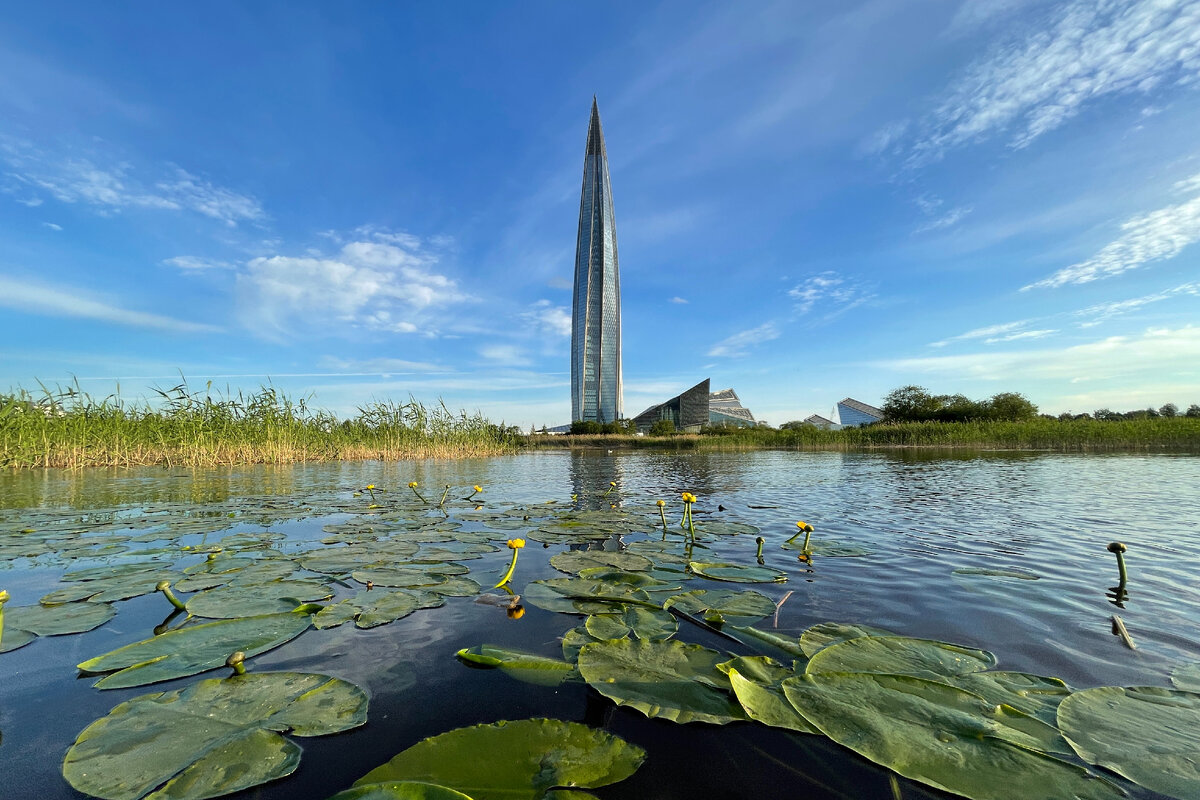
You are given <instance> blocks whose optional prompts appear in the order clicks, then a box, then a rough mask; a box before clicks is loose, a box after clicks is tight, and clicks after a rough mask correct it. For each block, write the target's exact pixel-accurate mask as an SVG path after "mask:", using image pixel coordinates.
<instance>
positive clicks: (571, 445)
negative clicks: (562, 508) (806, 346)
mask: <svg viewBox="0 0 1200 800" xmlns="http://www.w3.org/2000/svg"><path fill="white" fill-rule="evenodd" d="M525 445H526V446H527V447H531V448H534V449H576V448H597V447H606V448H610V449H616V448H623V449H666V450H758V449H763V450H768V449H774V450H814V451H820V450H834V451H838V450H845V451H850V450H876V449H899V448H988V449H1005V450H1052V451H1058V452H1109V451H1130V452H1143V451H1170V452H1194V453H1200V419H1198V418H1191V417H1175V418H1173V419H1170V418H1156V419H1155V418H1150V419H1130V420H1119V421H1102V420H1092V419H1077V420H1057V419H1042V418H1038V419H1034V420H1029V421H1027V422H909V423H900V424H877V425H870V426H867V427H863V428H846V429H843V430H839V431H825V430H820V429H818V428H815V427H807V426H806V427H804V428H797V429H792V430H786V431H782V430H770V429H761V430H760V429H740V430H734V431H730V432H721V433H706V434H694V433H693V434H675V435H671V436H655V437H650V436H622V435H597V436H534V437H528V438H526V440H525Z"/></svg>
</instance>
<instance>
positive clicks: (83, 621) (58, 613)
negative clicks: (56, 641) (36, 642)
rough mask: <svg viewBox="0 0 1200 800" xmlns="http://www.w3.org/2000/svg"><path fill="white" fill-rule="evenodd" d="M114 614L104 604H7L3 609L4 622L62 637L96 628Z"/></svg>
mask: <svg viewBox="0 0 1200 800" xmlns="http://www.w3.org/2000/svg"><path fill="white" fill-rule="evenodd" d="M116 613H117V612H116V611H115V610H113V607H112V606H110V605H109V604H107V603H65V604H63V605H58V606H43V605H36V606H9V607H8V608H6V609H5V611H4V615H5V616H4V624H5V625H7V626H8V627H9V628H12V629H17V630H22V631H29V632H30V633H33V634H36V635H38V636H65V635H67V634H71V633H83V632H84V631H90V630H92V629H93V628H98V627H100V626H101V625H103V624H104V623H106V622H108V621H109V620H110V619H112V618H113V617H114V616H116ZM6 635H7V634H6Z"/></svg>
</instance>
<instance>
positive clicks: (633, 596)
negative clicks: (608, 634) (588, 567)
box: [522, 578, 657, 614]
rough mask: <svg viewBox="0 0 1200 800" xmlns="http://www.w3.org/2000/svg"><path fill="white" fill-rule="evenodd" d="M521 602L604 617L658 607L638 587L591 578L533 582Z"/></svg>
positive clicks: (550, 609) (569, 612)
mask: <svg viewBox="0 0 1200 800" xmlns="http://www.w3.org/2000/svg"><path fill="white" fill-rule="evenodd" d="M522 598H523V599H524V600H525V602H527V603H529V604H530V605H533V606H537V607H538V608H542V609H545V610H546V611H558V612H561V613H564V614H592V613H604V612H606V611H612V610H613V609H614V607H620V608H623V607H624V605H625V604H634V605H642V606H646V607H657V606H656V604H655V603H654V602H653V601H652V600H651V598H650V595H649V594H647V593H646V592H645V591H644V590H643V589H640V588H638V587H637V586H635V585H631V584H623V583H610V582H608V581H599V580H592V579H590V578H551V579H549V580H544V581H534V582H533V583H530V584H527V585H526V586H525V592H524V593H523V594H522Z"/></svg>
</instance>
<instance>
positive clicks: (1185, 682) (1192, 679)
mask: <svg viewBox="0 0 1200 800" xmlns="http://www.w3.org/2000/svg"><path fill="white" fill-rule="evenodd" d="M1171 683H1173V684H1175V688H1176V689H1183V690H1185V691H1189V692H1200V664H1184V665H1183V666H1180V667H1176V668H1175V669H1174V670H1172V671H1171Z"/></svg>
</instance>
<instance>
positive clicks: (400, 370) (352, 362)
mask: <svg viewBox="0 0 1200 800" xmlns="http://www.w3.org/2000/svg"><path fill="white" fill-rule="evenodd" d="M317 365H318V366H320V367H323V368H327V369H331V370H336V374H339V375H380V376H383V377H385V378H386V377H389V376H391V375H405V374H411V373H426V372H434V373H437V372H452V371H453V370H451V369H450V368H449V367H446V366H442V365H441V364H434V363H431V362H428V361H406V360H405V359H402V358H366V359H347V358H339V357H337V356H322V357H321V358H320V359H318V360H317Z"/></svg>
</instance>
